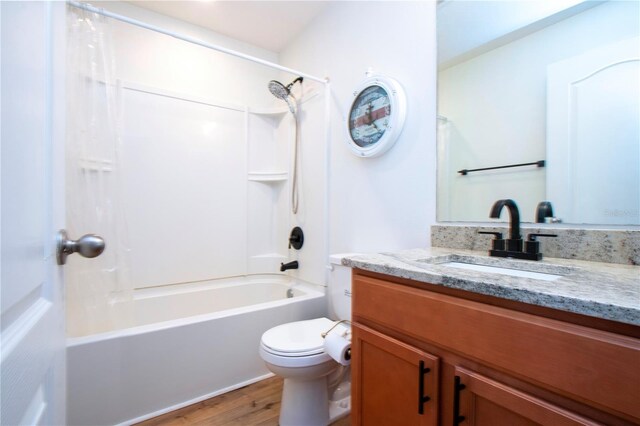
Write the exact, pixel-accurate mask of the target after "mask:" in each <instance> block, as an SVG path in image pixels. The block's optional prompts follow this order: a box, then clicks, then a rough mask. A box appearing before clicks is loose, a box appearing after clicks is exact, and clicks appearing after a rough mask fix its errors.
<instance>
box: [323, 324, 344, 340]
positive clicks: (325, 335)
mask: <svg viewBox="0 0 640 426" xmlns="http://www.w3.org/2000/svg"><path fill="white" fill-rule="evenodd" d="M343 322H346V323H349V324H351V321H349V320H340V321H338V322H337V323H335V324H333V325H332V326H331V328H330V329H329V330H327V331H325V332H324V333H320V336H322V338H323V339H324V338H325V337H327V334H329V333H331V330H333V329H334V328H336V327H337V326H338V325H340V324H342V323H343Z"/></svg>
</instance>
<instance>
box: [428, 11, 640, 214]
mask: <svg viewBox="0 0 640 426" xmlns="http://www.w3.org/2000/svg"><path fill="white" fill-rule="evenodd" d="M638 16H640V2H636V1H582V0H537V1H507V2H504V1H458V0H445V1H443V2H440V3H439V5H438V8H437V21H438V125H437V129H438V134H437V147H438V148H437V149H438V198H437V207H438V221H440V222H447V221H471V222H486V221H488V216H489V210H490V208H491V206H492V205H493V203H494V202H495V201H496V200H499V199H503V198H511V199H513V200H515V201H516V202H517V204H518V207H519V209H520V215H521V218H522V221H523V222H535V213H536V206H537V205H538V203H539V202H541V201H550V202H551V203H552V206H553V210H554V216H555V218H556V219H557V220H561V221H562V222H563V223H571V224H599V225H640V134H639V129H640V106H639V104H640V39H639V38H638V36H639V34H640V22H639V21H638ZM477 169H481V170H477Z"/></svg>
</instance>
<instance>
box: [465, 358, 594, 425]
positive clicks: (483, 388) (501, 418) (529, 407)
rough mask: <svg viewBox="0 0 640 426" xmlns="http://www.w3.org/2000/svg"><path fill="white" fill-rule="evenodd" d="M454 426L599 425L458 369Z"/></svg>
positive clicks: (470, 372) (503, 385)
mask: <svg viewBox="0 0 640 426" xmlns="http://www.w3.org/2000/svg"><path fill="white" fill-rule="evenodd" d="M453 392H454V398H453V411H454V413H453V415H454V419H456V418H457V420H454V422H453V424H454V425H460V426H467V425H468V426H472V425H476V426H484V425H487V426H500V425H505V426H521V425H522V426H525V425H526V426H529V425H549V426H569V425H571V426H574V425H597V424H598V423H596V422H593V421H591V420H589V419H586V418H584V417H581V416H579V415H577V414H575V413H572V412H570V411H567V410H565V409H563V408H560V407H558V406H556V405H553V404H551V403H549V402H547V401H544V400H542V399H539V398H536V397H534V396H532V395H529V394H527V393H525V392H521V391H519V390H517V389H515V388H512V387H510V386H507V385H505V384H503V383H500V382H496V381H495V380H492V379H489V378H488V377H485V376H482V375H480V374H478V373H475V372H472V371H470V370H467V369H464V368H461V367H456V368H455V382H454V386H453Z"/></svg>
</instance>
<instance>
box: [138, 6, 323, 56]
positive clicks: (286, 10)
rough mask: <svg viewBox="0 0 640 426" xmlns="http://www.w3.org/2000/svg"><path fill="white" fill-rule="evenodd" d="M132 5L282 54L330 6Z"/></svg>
mask: <svg viewBox="0 0 640 426" xmlns="http://www.w3.org/2000/svg"><path fill="white" fill-rule="evenodd" d="M128 3H131V4H134V5H135V6H138V7H141V8H144V9H148V10H152V11H154V12H157V13H161V14H163V15H167V16H170V17H172V18H176V19H180V20H182V21H186V22H189V23H191V24H195V25H198V26H201V27H204V28H208V29H210V30H213V31H215V32H217V33H220V34H224V35H226V36H228V37H232V38H235V39H237V40H241V41H244V42H246V43H250V44H253V45H255V46H258V47H262V48H264V49H268V50H271V51H273V52H280V51H281V50H282V49H283V48H284V47H285V46H286V45H287V44H288V43H289V42H290V41H291V40H293V39H294V38H295V37H296V36H297V35H298V34H299V33H300V32H301V31H302V30H303V29H304V28H305V27H306V26H307V25H308V24H309V23H310V22H311V21H312V20H313V19H314V18H315V17H316V16H318V15H319V14H320V13H321V12H322V10H323V9H324V8H325V7H326V5H327V4H328V2H325V1H233V0H227V1H220V0H215V1H184V0H183V1H146V0H142V1H141V0H138V1H128Z"/></svg>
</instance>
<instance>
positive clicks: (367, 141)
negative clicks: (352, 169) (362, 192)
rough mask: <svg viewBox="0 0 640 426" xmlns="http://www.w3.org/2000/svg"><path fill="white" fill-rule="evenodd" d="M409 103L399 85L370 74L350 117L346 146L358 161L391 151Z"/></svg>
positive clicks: (355, 98) (359, 89) (356, 94)
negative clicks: (360, 158) (358, 158)
mask: <svg viewBox="0 0 640 426" xmlns="http://www.w3.org/2000/svg"><path fill="white" fill-rule="evenodd" d="M406 104H407V101H406V97H405V94H404V90H403V89H402V86H400V84H399V83H398V82H397V81H396V80H394V79H392V78H389V77H386V76H383V75H375V74H370V73H367V78H365V79H364V80H363V81H362V82H361V83H360V84H359V85H358V87H357V88H356V90H355V91H354V92H353V99H352V101H351V106H350V108H349V115H348V117H347V133H348V135H347V136H348V137H347V143H348V145H349V148H351V150H352V151H353V152H354V153H355V154H356V155H357V156H358V157H375V156H378V155H381V154H383V153H385V152H386V151H388V150H389V148H391V147H392V146H393V144H394V143H395V142H396V140H397V139H398V136H400V133H401V132H402V127H403V125H404V119H405V116H406V109H407V105H406Z"/></svg>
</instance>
